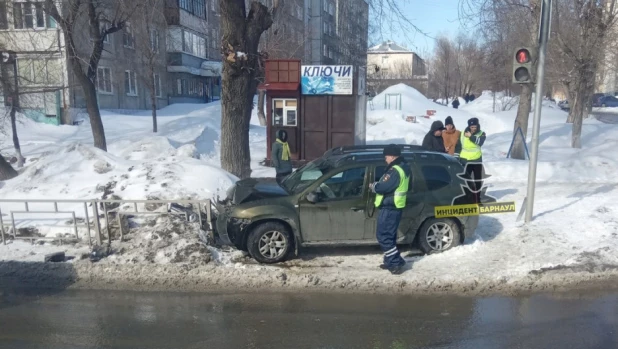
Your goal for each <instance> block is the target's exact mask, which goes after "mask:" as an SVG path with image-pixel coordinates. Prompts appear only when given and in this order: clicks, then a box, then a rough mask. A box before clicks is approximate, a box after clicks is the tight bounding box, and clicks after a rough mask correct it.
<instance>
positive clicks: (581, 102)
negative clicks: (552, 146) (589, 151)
mask: <svg viewBox="0 0 618 349" xmlns="http://www.w3.org/2000/svg"><path fill="white" fill-rule="evenodd" d="M580 85H581V84H577V85H576V86H580ZM573 96H574V97H573V105H572V106H570V107H571V109H570V110H569V119H571V120H573V131H572V133H571V147H573V148H581V147H582V141H581V134H582V121H583V116H584V115H583V114H584V109H586V93H585V92H582V91H581V89H579V90H576V91H575V92H574V94H573Z"/></svg>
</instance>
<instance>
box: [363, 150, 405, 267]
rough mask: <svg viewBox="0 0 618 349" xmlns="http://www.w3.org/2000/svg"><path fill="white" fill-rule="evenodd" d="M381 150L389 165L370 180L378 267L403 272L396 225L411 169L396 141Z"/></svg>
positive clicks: (403, 261) (399, 219) (398, 220)
mask: <svg viewBox="0 0 618 349" xmlns="http://www.w3.org/2000/svg"><path fill="white" fill-rule="evenodd" d="M383 154H384V157H385V160H386V163H387V164H388V166H387V167H386V169H385V170H384V175H382V178H380V181H379V182H376V183H372V184H371V190H372V191H373V192H374V193H376V199H375V206H376V207H377V208H378V209H379V210H380V213H379V214H378V226H377V233H376V236H377V239H378V243H379V244H380V247H381V248H382V251H383V252H384V262H383V264H382V265H380V268H382V269H388V270H389V271H390V272H391V273H392V274H395V275H398V274H401V273H402V272H403V267H404V266H405V264H406V262H405V260H404V259H403V258H401V255H400V254H399V250H398V249H397V228H398V227H399V222H400V221H401V214H402V211H403V209H404V208H405V207H406V195H407V193H408V187H409V185H410V177H411V172H410V167H409V166H408V164H407V163H406V161H405V160H404V158H403V157H401V149H400V148H399V147H398V146H397V145H395V144H390V145H388V146H386V147H385V148H384V152H383Z"/></svg>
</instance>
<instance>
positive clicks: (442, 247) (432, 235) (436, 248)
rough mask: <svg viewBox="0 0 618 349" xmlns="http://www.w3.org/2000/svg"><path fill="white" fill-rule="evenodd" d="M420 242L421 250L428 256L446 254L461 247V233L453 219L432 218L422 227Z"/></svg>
mask: <svg viewBox="0 0 618 349" xmlns="http://www.w3.org/2000/svg"><path fill="white" fill-rule="evenodd" d="M418 242H419V247H420V249H421V250H422V251H423V252H425V253H427V254H429V253H437V252H444V251H446V250H450V249H451V248H453V247H456V246H459V244H460V243H461V232H460V230H459V226H458V225H457V223H455V222H454V221H453V220H452V219H444V218H431V219H429V220H427V221H426V222H425V223H423V225H422V226H421V229H420V231H419V236H418Z"/></svg>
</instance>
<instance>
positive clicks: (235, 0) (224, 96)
mask: <svg viewBox="0 0 618 349" xmlns="http://www.w3.org/2000/svg"><path fill="white" fill-rule="evenodd" d="M219 5H220V8H221V29H222V34H223V42H222V47H221V50H222V55H223V73H222V79H221V80H222V89H221V166H222V167H223V169H225V170H226V171H228V172H230V173H232V174H234V175H236V176H238V177H240V178H247V177H249V176H250V175H251V155H250V149H249V122H250V120H251V109H252V106H253V96H254V95H255V93H256V90H257V84H258V80H257V76H258V74H259V69H260V68H259V60H260V57H259V53H258V46H259V43H260V37H261V36H262V33H264V31H266V30H268V28H270V26H271V25H272V24H273V17H274V16H275V13H276V10H277V7H278V5H279V0H275V1H274V5H273V8H272V9H268V8H267V7H266V6H264V5H262V4H260V3H259V2H257V1H253V2H251V4H250V8H249V10H248V12H247V8H246V7H245V1H244V0H220V1H219Z"/></svg>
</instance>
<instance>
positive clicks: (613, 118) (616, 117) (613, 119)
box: [592, 111, 618, 124]
mask: <svg viewBox="0 0 618 349" xmlns="http://www.w3.org/2000/svg"><path fill="white" fill-rule="evenodd" d="M592 115H594V117H595V118H597V120H599V121H601V122H604V123H606V124H618V111H617V112H614V113H606V112H598V111H596V112H595V111H593V112H592Z"/></svg>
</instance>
